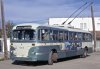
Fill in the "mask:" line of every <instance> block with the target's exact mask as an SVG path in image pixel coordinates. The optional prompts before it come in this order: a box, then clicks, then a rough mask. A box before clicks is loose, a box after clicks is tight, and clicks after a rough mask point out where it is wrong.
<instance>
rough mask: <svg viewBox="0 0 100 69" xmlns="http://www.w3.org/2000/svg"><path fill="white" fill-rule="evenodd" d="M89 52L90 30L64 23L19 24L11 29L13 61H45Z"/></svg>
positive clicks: (90, 47)
mask: <svg viewBox="0 0 100 69" xmlns="http://www.w3.org/2000/svg"><path fill="white" fill-rule="evenodd" d="M85 47H87V48H88V52H89V53H90V52H92V48H93V47H92V34H91V33H90V32H88V31H84V30H81V29H75V28H73V27H67V26H57V25H54V26H41V25H38V24H30V23H27V24H19V25H16V26H14V27H13V29H12V32H11V59H12V60H14V61H16V60H17V61H48V64H53V62H57V60H58V59H61V58H66V57H72V56H77V55H80V56H82V55H84V54H85V49H84V48H85Z"/></svg>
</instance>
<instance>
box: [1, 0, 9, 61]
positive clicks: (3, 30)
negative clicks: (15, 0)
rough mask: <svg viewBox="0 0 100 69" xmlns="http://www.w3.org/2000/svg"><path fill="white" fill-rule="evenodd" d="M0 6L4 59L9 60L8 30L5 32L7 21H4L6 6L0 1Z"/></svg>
mask: <svg viewBox="0 0 100 69" xmlns="http://www.w3.org/2000/svg"><path fill="white" fill-rule="evenodd" d="M0 6H1V9H0V10H1V23H2V36H3V44H4V59H5V60H7V59H8V51H7V36H6V30H5V19H4V6H3V1H2V0H0Z"/></svg>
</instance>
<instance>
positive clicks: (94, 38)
mask: <svg viewBox="0 0 100 69" xmlns="http://www.w3.org/2000/svg"><path fill="white" fill-rule="evenodd" d="M92 5H93V4H92ZM92 5H91V17H92V27H93V40H94V52H95V51H96V31H95V21H94V13H93V6H92Z"/></svg>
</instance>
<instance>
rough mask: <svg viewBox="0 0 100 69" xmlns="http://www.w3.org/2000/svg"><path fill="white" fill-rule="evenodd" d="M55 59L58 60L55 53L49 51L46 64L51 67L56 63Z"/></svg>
mask: <svg viewBox="0 0 100 69" xmlns="http://www.w3.org/2000/svg"><path fill="white" fill-rule="evenodd" d="M57 59H58V54H57V52H53V51H51V52H50V53H49V59H48V64H49V65H52V64H53V62H57Z"/></svg>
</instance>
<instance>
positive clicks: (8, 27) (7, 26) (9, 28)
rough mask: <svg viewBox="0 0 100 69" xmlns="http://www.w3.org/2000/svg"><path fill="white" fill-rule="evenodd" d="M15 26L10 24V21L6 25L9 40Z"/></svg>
mask: <svg viewBox="0 0 100 69" xmlns="http://www.w3.org/2000/svg"><path fill="white" fill-rule="evenodd" d="M14 25H15V24H14V23H13V22H10V21H8V22H7V23H6V34H7V38H10V33H11V30H12V28H13V26H14Z"/></svg>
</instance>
